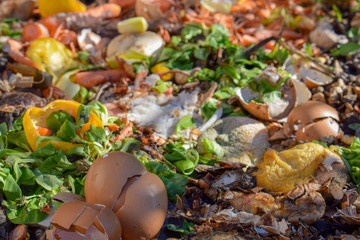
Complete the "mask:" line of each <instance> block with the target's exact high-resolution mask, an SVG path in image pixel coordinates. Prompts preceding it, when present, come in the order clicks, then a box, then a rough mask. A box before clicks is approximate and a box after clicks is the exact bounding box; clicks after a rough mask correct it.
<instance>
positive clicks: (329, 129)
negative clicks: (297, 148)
mask: <svg viewBox="0 0 360 240" xmlns="http://www.w3.org/2000/svg"><path fill="white" fill-rule="evenodd" d="M338 132H339V124H338V123H337V122H336V121H335V120H334V119H332V118H325V119H322V120H319V121H316V122H313V123H309V124H306V125H302V126H301V127H300V128H299V129H298V130H297V131H296V139H297V140H298V141H304V142H305V141H306V142H310V141H312V140H320V139H321V138H322V137H326V136H334V137H336V136H337V134H338Z"/></svg>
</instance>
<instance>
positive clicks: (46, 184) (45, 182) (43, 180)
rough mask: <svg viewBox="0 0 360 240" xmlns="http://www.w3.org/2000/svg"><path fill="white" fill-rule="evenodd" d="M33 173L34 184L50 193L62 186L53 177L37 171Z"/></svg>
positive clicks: (59, 181) (61, 182) (60, 182)
mask: <svg viewBox="0 0 360 240" xmlns="http://www.w3.org/2000/svg"><path fill="white" fill-rule="evenodd" d="M34 173H35V176H36V183H37V184H39V185H40V186H42V187H43V188H45V189H46V190H48V191H52V190H53V189H55V188H57V187H59V186H60V185H62V184H63V181H62V180H60V179H59V178H58V177H56V176H55V175H51V174H43V173H41V172H40V171H39V170H38V169H35V170H34Z"/></svg>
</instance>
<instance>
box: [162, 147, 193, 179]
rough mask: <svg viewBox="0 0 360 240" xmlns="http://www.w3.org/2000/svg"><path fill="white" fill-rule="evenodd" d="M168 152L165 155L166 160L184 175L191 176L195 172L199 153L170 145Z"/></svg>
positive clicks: (167, 148)
mask: <svg viewBox="0 0 360 240" xmlns="http://www.w3.org/2000/svg"><path fill="white" fill-rule="evenodd" d="M166 151H167V152H168V153H166V154H164V158H165V159H166V160H168V161H170V162H171V163H173V164H174V165H175V166H176V168H177V169H179V170H180V171H181V172H182V173H183V174H185V175H190V174H192V173H193V172H194V170H195V167H196V165H197V164H198V162H199V153H198V152H197V151H196V150H194V149H185V148H184V147H182V146H181V145H175V144H173V143H168V145H167V146H166Z"/></svg>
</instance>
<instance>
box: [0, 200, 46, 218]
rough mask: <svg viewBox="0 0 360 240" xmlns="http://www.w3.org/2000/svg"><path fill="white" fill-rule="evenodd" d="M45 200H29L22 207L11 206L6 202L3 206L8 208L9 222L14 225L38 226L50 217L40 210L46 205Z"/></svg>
mask: <svg viewBox="0 0 360 240" xmlns="http://www.w3.org/2000/svg"><path fill="white" fill-rule="evenodd" d="M45 203H46V202H45V201H44V198H40V197H34V198H31V199H29V200H27V201H26V202H25V204H24V206H22V207H17V208H16V207H14V206H11V205H10V204H9V203H7V202H6V201H4V202H3V205H5V206H6V207H7V210H6V213H7V217H8V218H9V220H10V221H11V222H12V223H14V224H36V223H38V222H40V221H42V220H44V219H45V218H46V217H47V216H49V215H48V214H47V213H45V212H41V211H40V209H41V208H42V207H43V206H44V205H45Z"/></svg>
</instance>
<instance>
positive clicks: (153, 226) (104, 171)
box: [85, 152, 168, 240]
mask: <svg viewBox="0 0 360 240" xmlns="http://www.w3.org/2000/svg"><path fill="white" fill-rule="evenodd" d="M85 198H86V201H87V202H89V203H100V204H104V205H106V206H110V207H109V208H110V209H112V210H113V212H115V214H116V215H117V217H118V219H119V220H120V222H122V238H123V239H124V240H128V239H131V240H132V239H151V238H153V237H154V236H155V235H156V234H157V233H158V232H159V230H160V229H161V227H162V225H163V223H164V221H165V217H166V212H167V205H168V198H167V192H166V188H165V185H164V183H163V182H162V181H161V179H160V178H159V177H158V176H156V175H155V174H152V173H149V172H147V171H146V170H145V168H144V166H143V165H142V164H141V162H140V161H139V160H138V159H137V158H135V157H134V156H132V155H131V154H128V153H124V152H111V153H108V154H106V155H104V156H103V157H100V158H98V159H97V160H96V161H95V162H94V163H93V164H92V165H91V167H90V169H89V171H88V174H87V177H86V180H85Z"/></svg>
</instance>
